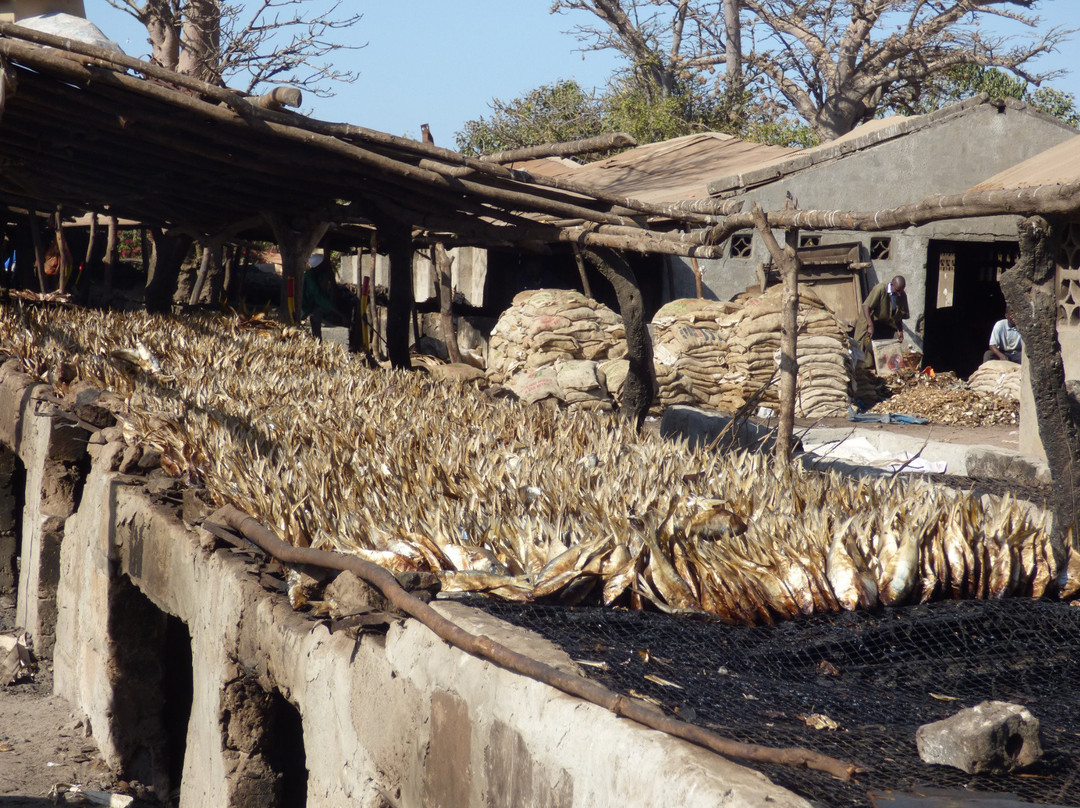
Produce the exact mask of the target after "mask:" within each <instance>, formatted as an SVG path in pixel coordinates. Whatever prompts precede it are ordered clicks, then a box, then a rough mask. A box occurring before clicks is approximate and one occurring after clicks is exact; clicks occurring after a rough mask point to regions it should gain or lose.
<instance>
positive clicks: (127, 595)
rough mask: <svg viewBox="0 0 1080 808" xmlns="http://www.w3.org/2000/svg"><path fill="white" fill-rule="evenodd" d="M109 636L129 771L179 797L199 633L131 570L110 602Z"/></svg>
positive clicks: (117, 725) (116, 716)
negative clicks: (194, 641) (194, 640)
mask: <svg viewBox="0 0 1080 808" xmlns="http://www.w3.org/2000/svg"><path fill="white" fill-rule="evenodd" d="M109 636H110V638H111V640H112V646H113V649H114V653H115V658H114V659H115V665H116V674H115V679H114V688H115V694H114V704H113V710H112V712H113V719H112V720H113V728H112V729H113V733H114V736H115V737H116V739H117V746H118V747H119V750H120V753H121V756H122V759H123V764H122V765H123V773H124V776H125V777H126V778H128V779H133V780H139V781H141V782H142V783H144V784H146V785H152V786H153V788H154V793H155V795H156V796H157V797H158V799H160V800H161V801H162V802H164V803H166V804H169V805H176V804H179V800H180V785H181V778H182V776H183V772H184V753H185V751H186V748H187V729H188V722H189V720H190V718H191V703H192V699H193V697H194V663H193V659H192V652H191V635H190V633H189V632H188V629H187V626H186V625H185V624H184V623H183V621H181V620H180V619H179V618H176V617H173V616H172V615H170V614H166V613H165V612H163V611H162V610H161V609H159V608H158V607H157V606H155V605H154V604H153V602H151V600H150V599H149V598H148V597H146V595H144V594H143V593H142V592H140V591H139V590H138V589H137V588H136V586H135V585H134V584H133V583H132V582H131V580H130V579H128V578H126V577H125V578H123V579H121V580H120V581H118V582H117V583H116V586H115V589H114V591H113V594H112V599H111V602H110V604H109Z"/></svg>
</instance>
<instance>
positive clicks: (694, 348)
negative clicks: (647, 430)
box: [487, 287, 852, 418]
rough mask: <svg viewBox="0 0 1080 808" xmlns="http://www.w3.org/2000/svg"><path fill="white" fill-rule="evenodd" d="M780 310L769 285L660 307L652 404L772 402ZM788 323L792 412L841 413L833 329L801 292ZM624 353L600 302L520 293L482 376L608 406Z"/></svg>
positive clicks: (841, 348)
mask: <svg viewBox="0 0 1080 808" xmlns="http://www.w3.org/2000/svg"><path fill="white" fill-rule="evenodd" d="M781 316H782V315H781V300H780V288H779V287H774V288H773V289H770V290H769V291H768V292H766V293H765V294H764V295H762V296H761V297H757V298H751V299H748V300H745V301H743V302H735V303H726V302H720V301H715V300H698V299H683V300H675V301H672V302H671V303H668V304H667V305H666V306H664V307H663V308H661V309H660V310H659V311H658V312H657V313H656V316H655V317H654V318H653V321H652V323H651V325H650V328H651V331H652V337H653V356H654V365H655V370H656V380H657V388H658V389H657V405H658V407H659V408H660V409H663V408H666V407H670V406H673V405H676V404H688V405H691V406H698V407H705V408H708V409H713V410H719V411H721V412H734V411H736V410H738V409H739V408H741V407H742V406H744V405H745V404H746V403H747V401H749V400H751V399H752V398H753V399H754V400H756V401H757V402H758V403H759V404H761V405H763V406H767V407H768V406H771V407H778V406H779V390H780V386H779V361H780V320H781ZM798 323H799V333H798V336H799V341H798V358H799V377H798V392H797V396H798V397H797V400H796V415H798V416H800V417H807V418H821V417H827V416H837V415H845V414H846V413H847V411H848V406H849V403H850V395H849V389H850V384H851V378H852V376H851V374H852V364H851V357H850V353H849V349H848V339H847V336H846V334H845V332H844V329H843V326H842V325H841V324H840V322H839V321H838V320H837V319H836V316H835V315H834V314H833V313H832V312H831V311H830V310H829V309H828V308H827V307H826V306H825V304H824V303H822V302H821V300H820V299H818V298H817V297H816V296H815V295H814V294H813V293H811V292H806V291H804V292H802V293H801V294H800V304H799V314H798ZM625 354H626V343H625V331H624V328H623V325H622V320H621V318H620V317H619V315H617V314H615V312H613V311H611V310H610V309H608V308H607V307H606V306H604V305H602V304H600V303H597V302H596V301H594V300H589V299H588V298H586V297H585V296H584V295H582V294H581V293H579V292H575V291H569V290H559V289H544V290H539V291H530V292H522V293H521V294H519V295H517V296H516V297H515V298H514V301H513V305H512V306H511V307H510V308H509V309H508V310H507V311H506V312H504V313H503V315H502V316H501V317H500V318H499V322H498V324H497V325H496V326H495V329H494V330H493V331H492V332H491V340H490V342H489V348H488V369H487V377H488V380H489V381H490V382H491V383H493V384H501V385H505V386H506V387H508V388H509V389H510V390H512V391H513V392H514V393H515V395H517V396H518V398H520V399H522V400H524V401H526V402H529V403H537V402H541V401H545V400H549V401H552V402H557V403H559V404H560V405H564V406H567V407H568V408H570V409H589V410H601V411H609V410H611V409H612V404H613V402H614V403H615V404H617V403H619V401H620V398H621V394H622V388H623V383H624V382H625V379H626V373H627V367H628V362H627V361H626V359H624V358H623V357H624V356H625ZM762 388H764V390H763V389H762Z"/></svg>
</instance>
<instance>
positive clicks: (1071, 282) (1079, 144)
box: [970, 137, 1080, 457]
mask: <svg viewBox="0 0 1080 808" xmlns="http://www.w3.org/2000/svg"><path fill="white" fill-rule="evenodd" d="M1078 183H1080V137H1073V138H1070V139H1069V140H1067V141H1065V142H1064V143H1061V144H1059V145H1058V146H1055V147H1054V148H1052V149H1048V150H1046V151H1044V152H1042V153H1041V154H1038V155H1036V156H1035V157H1033V158H1031V159H1030V160H1025V161H1024V162H1022V163H1019V164H1018V165H1015V166H1013V167H1011V168H1009V169H1006V170H1005V171H1002V172H1001V173H1000V174H996V175H995V176H993V177H991V178H990V179H988V180H986V181H985V182H982V183H980V184H979V185H977V186H975V187H974V188H972V189H970V190H971V191H972V192H973V193H979V192H995V191H1016V192H1021V191H1024V192H1032V191H1034V192H1035V193H1039V192H1040V191H1042V190H1046V191H1057V190H1059V189H1061V188H1063V187H1069V186H1072V187H1073V188H1075V187H1076V186H1077V184H1078ZM1048 218H1050V219H1051V224H1052V225H1053V226H1054V228H1055V229H1056V230H1057V237H1056V243H1057V248H1058V250H1057V278H1056V283H1055V288H1056V289H1057V291H1058V310H1057V314H1058V318H1057V331H1058V341H1059V343H1060V344H1061V357H1062V360H1063V361H1064V365H1065V378H1066V380H1072V379H1080V215H1077V214H1076V213H1072V214H1071V215H1068V216H1065V217H1058V218H1054V217H1048ZM1024 353H1025V357H1024V374H1025V381H1024V384H1023V385H1021V388H1020V391H1021V394H1020V451H1022V452H1025V453H1027V454H1031V455H1035V456H1037V457H1045V456H1046V453H1045V451H1044V449H1043V444H1042V440H1041V438H1040V437H1039V430H1038V422H1037V420H1036V418H1035V401H1034V398H1033V397H1032V393H1031V384H1030V383H1029V380H1028V376H1029V375H1030V368H1029V364H1028V359H1029V358H1028V356H1027V355H1026V354H1027V351H1025V352H1024Z"/></svg>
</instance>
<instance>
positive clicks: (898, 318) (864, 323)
mask: <svg viewBox="0 0 1080 808" xmlns="http://www.w3.org/2000/svg"><path fill="white" fill-rule="evenodd" d="M906 288H907V281H906V280H904V276H903V275H897V276H896V277H894V278H893V279H892V280H891V281H889V282H888V283H885V282H884V281H882V282H881V283H879V284H878V285H877V286H875V287H874V288H873V289H871V290H870V294H869V295H867V297H866V300H864V301H863V306H862V315H863V316H862V319H861V320H860V321H859V324H858V326H857V327H856V329H855V339H856V340H857V341H858V343H859V347H861V348H862V350H863V353H864V354H865V355H866V359H865V360H864V362H865V364H866V365H868V366H872V365H873V363H874V348H873V345H871V341H872V340H875V339H889V338H890V337H895V338H896V339H897V340H899V341H900V342H903V340H904V320H906V319H907V318H908V317H909V316H910V312H909V311H908V301H907V294H906V293H905V291H904V290H905V289H906Z"/></svg>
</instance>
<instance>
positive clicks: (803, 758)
mask: <svg viewBox="0 0 1080 808" xmlns="http://www.w3.org/2000/svg"><path fill="white" fill-rule="evenodd" d="M212 518H216V519H220V520H221V521H223V522H224V523H225V524H226V525H227V526H228V527H230V528H232V529H233V530H235V531H236V532H237V533H239V534H240V535H242V536H244V537H245V538H247V539H249V540H250V541H252V542H253V543H255V544H256V545H258V546H259V547H261V548H262V549H263V550H265V551H266V552H267V553H268V554H269V555H271V556H273V557H274V558H276V559H277V560H278V561H280V562H282V563H283V564H289V565H292V566H301V565H314V566H316V567H322V568H324V569H337V570H345V571H348V572H351V573H353V574H354V575H355V576H356V577H357V578H359V579H360V580H362V581H364V582H366V583H368V584H371V585H372V586H374V587H375V588H376V589H378V590H379V591H380V592H382V594H383V595H384V596H385V597H386V599H387V600H388V601H390V603H391V605H393V606H394V608H396V609H399V610H400V611H402V612H404V613H405V614H407V615H408V616H409V617H411V618H413V619H414V620H416V621H417V622H419V623H420V624H421V625H424V626H426V627H427V628H428V629H430V630H431V631H432V632H433V633H434V634H435V635H436V636H437V637H439V638H440V639H442V640H444V641H445V642H447V643H449V644H450V645H452V646H453V647H455V648H459V649H461V650H462V651H465V652H466V653H468V654H472V655H473V656H476V657H479V658H480V659H485V660H487V661H489V662H492V663H493V664H495V665H498V666H499V667H500V668H504V669H506V670H508V671H512V672H514V673H517V674H520V675H522V676H527V677H529V678H531V679H534V680H536V681H538V682H543V683H544V684H547V685H549V686H551V687H554V688H556V689H558V690H560V691H562V692H563V693H567V694H569V695H571V696H576V697H577V698H580V699H583V700H585V701H588V702H590V703H592V704H596V705H599V706H601V707H604V708H605V709H607V710H610V711H612V712H614V713H615V714H616V715H619V716H622V717H625V718H629V719H630V720H631V721H636V722H637V723H639V724H643V725H644V726H647V727H650V728H652V729H656V730H659V731H661V732H665V733H667V734H669V735H672V736H674V737H677V738H682V739H684V740H686V741H689V742H691V743H694V744H697V745H699V746H703V747H705V748H706V749H710V750H712V751H713V752H716V753H717V754H721V755H727V756H729V757H735V758H739V759H742V760H752V761H756V762H759V763H779V764H781V765H788V766H795V767H797V768H808V769H816V770H818V771H822V772H827V773H829V774H831V775H832V776H833V777H836V778H838V779H840V780H850V779H851V778H852V777H854V776H855V775H856V774H857V773H858V772H860V771H861V769H860V768H859V767H858V766H857V765H855V764H853V763H847V762H845V761H842V760H837V759H836V758H831V757H828V756H826V755H822V754H820V753H818V752H813V751H810V750H808V749H800V748H797V747H792V748H786V749H774V748H769V747H764V746H758V745H757V744H750V743H743V742H741V741H735V740H731V739H729V738H723V737H721V736H719V735H717V734H716V733H714V732H711V731H710V730H707V729H704V728H702V727H697V726H693V725H691V724H687V723H685V722H683V721H681V720H679V719H677V718H672V717H671V716H668V715H665V714H664V713H663V712H662V711H661V710H658V709H657V708H656V707H654V706H653V705H651V704H648V703H647V702H645V701H642V700H641V699H636V698H630V697H628V696H623V695H620V694H618V693H615V692H613V691H611V690H608V689H607V688H606V687H604V686H603V685H601V684H598V683H597V682H594V681H592V680H591V679H589V678H587V677H584V676H579V675H577V674H575V673H567V672H565V671H562V670H559V669H558V668H554V667H552V666H550V665H547V664H545V663H543V662H539V661H537V660H535V659H533V658H531V657H528V656H526V655H524V654H521V653H518V652H517V651H514V650H512V649H510V648H508V647H507V646H505V645H502V644H501V643H498V642H496V641H494V640H492V639H489V638H488V637H484V636H481V635H477V634H471V633H469V632H468V631H466V630H465V629H463V628H462V627H461V626H459V625H457V624H456V623H454V622H452V621H451V620H448V619H447V618H445V617H443V616H442V614H440V613H439V612H437V611H436V610H435V609H433V608H432V607H431V606H430V605H428V604H427V603H424V602H423V601H421V600H420V599H419V598H416V597H414V596H413V595H411V594H409V593H408V592H406V591H405V590H404V589H402V587H401V584H399V583H398V581H397V579H396V578H395V577H394V576H393V575H391V574H390V572H388V571H387V570H385V569H383V568H382V567H380V566H378V565H376V564H372V563H371V562H369V561H364V560H363V559H361V558H358V557H357V556H355V555H347V554H345V553H338V552H327V551H325V550H313V549H311V548H310V547H303V548H302V547H293V546H292V545H290V544H286V543H285V542H283V541H282V540H281V539H280V538H279V537H278V536H277V534H275V533H274V532H273V531H272V530H270V529H269V528H267V527H266V526H264V525H263V524H261V523H260V522H258V521H256V520H255V519H254V518H253V517H251V516H249V515H247V514H246V513H244V512H243V511H241V510H239V509H238V508H235V507H233V506H232V505H226V506H225V507H223V508H221V509H220V510H218V511H217V512H216V513H215V514H214V516H213V517H212Z"/></svg>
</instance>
